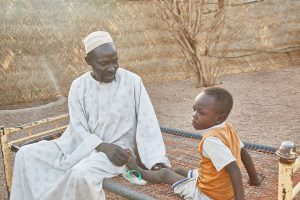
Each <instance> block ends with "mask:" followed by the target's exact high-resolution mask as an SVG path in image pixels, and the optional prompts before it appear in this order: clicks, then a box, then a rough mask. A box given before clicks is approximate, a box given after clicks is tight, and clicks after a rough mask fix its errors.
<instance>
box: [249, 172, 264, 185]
mask: <svg viewBox="0 0 300 200" xmlns="http://www.w3.org/2000/svg"><path fill="white" fill-rule="evenodd" d="M264 178H265V177H264V176H263V175H261V174H257V179H256V180H250V179H249V180H248V183H249V185H251V186H259V185H260V184H261V182H262V181H263V179H264Z"/></svg>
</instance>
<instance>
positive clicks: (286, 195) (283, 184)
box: [278, 163, 293, 200]
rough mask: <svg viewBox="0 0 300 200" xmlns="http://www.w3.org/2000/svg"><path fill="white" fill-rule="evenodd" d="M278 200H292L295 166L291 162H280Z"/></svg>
mask: <svg viewBox="0 0 300 200" xmlns="http://www.w3.org/2000/svg"><path fill="white" fill-rule="evenodd" d="M278 170H279V171H278V200H291V199H292V189H293V182H292V180H291V177H292V175H293V166H292V165H290V164H283V163H279V169H278Z"/></svg>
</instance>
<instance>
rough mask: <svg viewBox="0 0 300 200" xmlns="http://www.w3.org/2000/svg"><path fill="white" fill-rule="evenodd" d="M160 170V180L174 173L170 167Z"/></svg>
mask: <svg viewBox="0 0 300 200" xmlns="http://www.w3.org/2000/svg"><path fill="white" fill-rule="evenodd" d="M158 172H159V174H158V176H159V179H160V180H166V179H167V178H169V177H170V176H171V175H172V174H171V171H170V169H169V168H162V169H160V170H159V171H158Z"/></svg>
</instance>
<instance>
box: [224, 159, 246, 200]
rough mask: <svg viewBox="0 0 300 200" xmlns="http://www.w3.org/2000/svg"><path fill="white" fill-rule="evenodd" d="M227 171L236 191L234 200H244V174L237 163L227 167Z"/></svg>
mask: <svg viewBox="0 0 300 200" xmlns="http://www.w3.org/2000/svg"><path fill="white" fill-rule="evenodd" d="M224 168H225V170H226V171H227V172H228V173H229V176H230V180H231V184H232V187H233V191H234V197H235V198H234V199H235V200H244V199H245V196H244V188H243V181H242V174H241V171H240V168H239V167H238V165H237V164H236V162H235V161H233V162H231V163H229V164H228V165H226V166H225V167H224Z"/></svg>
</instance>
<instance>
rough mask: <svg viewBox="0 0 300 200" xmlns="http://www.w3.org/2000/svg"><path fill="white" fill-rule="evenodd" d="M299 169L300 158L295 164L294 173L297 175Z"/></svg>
mask: <svg viewBox="0 0 300 200" xmlns="http://www.w3.org/2000/svg"><path fill="white" fill-rule="evenodd" d="M298 169H300V157H298V159H297V160H296V161H295V163H294V169H293V171H294V173H295V172H296V171H297V170H298Z"/></svg>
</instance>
